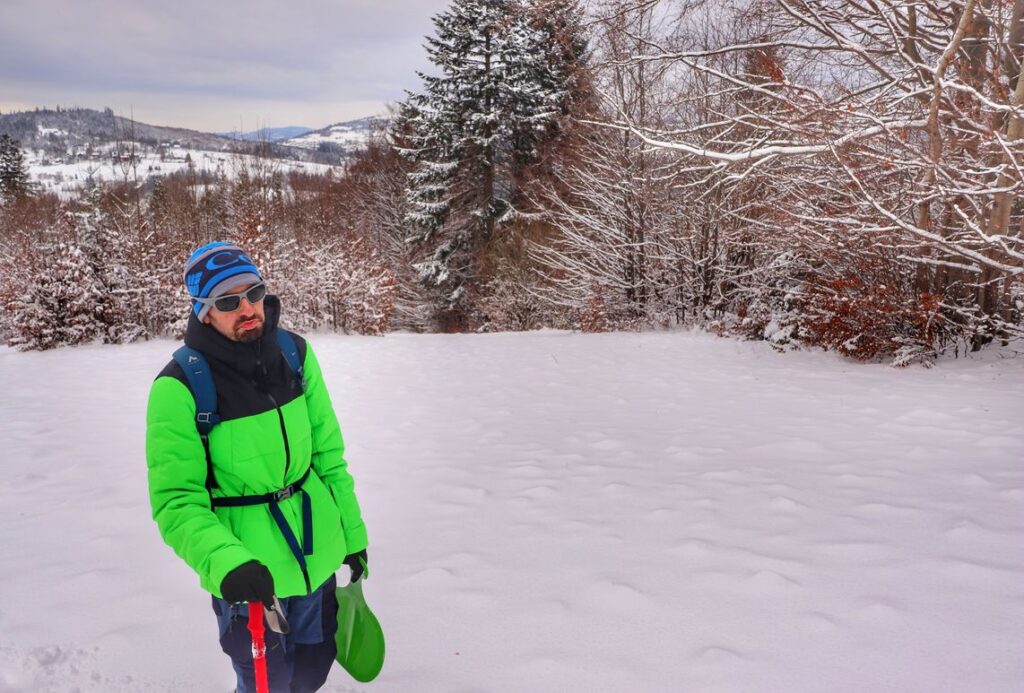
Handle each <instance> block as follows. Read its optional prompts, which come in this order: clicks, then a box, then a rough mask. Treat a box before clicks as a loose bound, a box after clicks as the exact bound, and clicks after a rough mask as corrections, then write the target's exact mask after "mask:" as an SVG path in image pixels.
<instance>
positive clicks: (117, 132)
mask: <svg viewBox="0 0 1024 693" xmlns="http://www.w3.org/2000/svg"><path fill="white" fill-rule="evenodd" d="M0 134H7V135H10V136H11V137H12V138H14V139H15V140H16V141H17V142H19V143H20V144H21V146H22V148H24V149H27V150H34V151H35V152H37V153H38V154H40V155H43V156H47V157H49V158H51V159H54V160H61V159H64V158H66V157H68V156H72V155H78V156H81V155H82V154H84V153H85V151H86V150H89V149H97V148H100V147H104V146H106V145H110V144H114V143H117V142H128V141H134V142H137V143H139V144H141V145H145V146H149V147H161V146H178V147H184V148H187V149H194V150H203V151H213V152H237V153H242V154H255V153H257V152H259V153H261V154H263V155H264V156H270V157H272V158H280V159H291V160H294V161H306V162H313V163H324V164H338V163H340V161H339V159H338V157H337V156H330V155H329V154H326V153H323V152H318V151H316V150H315V149H313V150H311V149H309V148H304V147H290V146H287V145H283V144H278V143H276V142H273V143H267V142H259V141H257V142H253V141H248V140H243V139H238V138H231V137H225V136H223V135H217V134H212V133H206V132H199V131H197V130H187V129H185V128H174V127H163V126H157V125H149V124H148V123H141V122H138V121H132V120H129V119H127V118H124V117H121V116H118V115H114V112H113V111H112V110H110V109H109V108H108V109H106V110H103V111H97V110H93V109H91V108H67V109H63V108H58V109H53V110H51V109H42V108H40V109H36V110H33V111H20V112H16V113H4V114H3V115H0Z"/></svg>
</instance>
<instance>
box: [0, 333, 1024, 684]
mask: <svg viewBox="0 0 1024 693" xmlns="http://www.w3.org/2000/svg"><path fill="white" fill-rule="evenodd" d="M313 344H314V346H315V348H317V350H318V353H319V355H320V358H321V361H322V362H323V366H324V369H325V372H326V374H327V379H328V384H329V387H330V389H331V392H332V394H333V398H334V401H335V405H336V408H337V410H338V413H339V416H340V418H341V421H342V426H343V428H344V430H345V432H346V438H347V442H348V445H349V450H348V458H349V460H350V464H351V468H352V470H353V472H354V474H355V476H356V481H357V489H358V491H359V494H360V498H361V501H362V504H363V507H364V514H365V516H366V520H367V524H368V527H369V530H370V535H371V548H370V557H371V568H372V576H371V578H370V580H369V582H368V583H367V585H366V594H367V598H368V600H370V602H371V604H372V605H374V606H375V608H376V610H377V612H378V615H379V616H380V619H381V621H382V623H383V624H384V627H385V630H386V631H387V634H388V637H389V643H388V644H389V652H388V658H389V659H388V662H387V664H386V666H385V670H384V672H383V674H382V675H381V677H380V679H379V680H378V682H377V683H375V684H372V685H369V686H358V685H355V684H353V683H351V682H350V681H348V680H347V679H346V676H345V675H344V674H343V672H341V671H340V670H337V671H335V672H333V674H332V677H331V680H330V681H329V684H328V687H327V689H326V690H329V691H335V692H338V691H353V690H381V691H417V692H423V691H426V692H431V691H437V692H450V691H466V692H469V691H500V692H504V691H508V692H513V691H515V692H522V691H531V692H532V691H558V692H564V691H587V692H590V691H701V692H703V691H730V692H731V691H737V692H739V691H779V692H786V693H798V692H802V691H806V692H812V691H814V692H818V691H829V692H846V691H849V692H850V693H854V692H856V693H862V692H864V691H929V692H937V691H950V692H952V691H972V692H981V691H984V692H985V693H1003V692H1006V693H1009V692H1011V691H1021V690H1022V689H1024V685H1022V681H1024V628H1022V627H1021V626H1022V624H1024V581H1022V580H1021V575H1022V573H1024V469H1022V467H1021V465H1020V460H1021V459H1022V458H1024V423H1022V414H1024V394H1022V393H1024V359H1020V358H1018V359H1016V360H1001V359H999V358H998V357H997V355H996V354H986V355H984V356H983V357H982V358H981V359H979V360H960V361H944V362H942V363H941V364H940V365H939V366H937V367H936V368H933V369H931V370H925V369H920V368H910V369H906V370H893V369H890V368H886V367H882V366H864V365H857V364H853V363H850V362H848V361H842V360H839V359H838V358H836V357H834V356H832V355H829V354H822V353H793V354H786V355H779V354H776V353H774V352H772V351H770V350H769V349H767V348H766V347H765V346H764V345H763V344H755V343H742V342H733V341H727V340H720V339H715V338H713V337H709V336H706V335H702V334H690V333H671V334H641V335H637V334H610V335H589V336H585V335H576V334H565V333H556V332H544V333H534V334H500V335H418V336H414V335H391V336H387V337H384V338H358V337H341V336H333V335H329V336H314V337H313ZM172 348H173V344H172V343H171V342H167V341H159V342H153V343H147V344H139V345H131V346H123V347H103V346H91V347H82V348H75V349H62V350H58V351H54V352H47V353H29V354H20V353H15V352H13V351H10V350H0V382H3V384H4V394H5V396H4V397H3V398H2V399H0V426H2V435H0V440H2V441H3V446H4V453H3V470H4V473H3V475H2V477H0V507H2V508H3V513H4V514H3V522H2V523H0V546H3V547H4V551H3V559H2V560H0V588H2V592H3V595H4V599H3V600H2V601H0V691H4V692H11V691H32V692H40V691H71V690H78V691H82V692H100V691H103V692H105V693H111V692H113V693H118V692H124V691H179V690H190V691H194V693H224V691H228V690H230V689H231V686H232V675H231V672H230V667H229V666H228V663H227V661H226V659H225V658H224V656H223V655H222V654H221V653H220V652H219V649H218V646H217V642H216V632H215V631H216V627H215V624H214V619H213V614H212V611H211V609H210V606H209V601H208V599H207V598H205V597H204V596H203V594H202V593H201V592H200V590H199V588H198V586H197V581H196V579H195V578H194V576H193V575H192V574H191V573H190V571H189V570H188V569H187V568H186V567H185V566H184V565H183V564H182V563H181V562H180V561H179V560H178V559H177V558H176V557H175V556H174V555H173V554H172V552H171V551H170V549H168V548H167V547H166V546H164V545H163V544H162V542H161V541H160V538H159V536H158V534H157V531H156V528H155V525H154V524H153V523H152V521H151V520H150V519H149V508H148V504H147V496H146V479H145V463H144V461H143V426H144V408H145V400H146V394H147V390H148V387H149V383H150V382H151V380H152V378H153V376H154V375H155V374H156V373H157V372H158V371H159V369H160V368H161V367H162V366H163V364H164V363H165V362H166V361H167V359H168V358H169V354H170V352H171V351H172Z"/></svg>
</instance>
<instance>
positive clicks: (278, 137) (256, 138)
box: [217, 125, 313, 142]
mask: <svg viewBox="0 0 1024 693" xmlns="http://www.w3.org/2000/svg"><path fill="white" fill-rule="evenodd" d="M307 132H313V128H307V127H303V126H301V125H291V126H289V127H286V128H262V129H260V130H253V131H251V132H239V131H238V130H233V131H231V132H219V133H217V134H219V135H221V136H223V137H230V138H231V139H234V140H246V141H247V142H280V141H282V140H286V139H289V138H291V137H299V136H300V135H305V134H306V133H307Z"/></svg>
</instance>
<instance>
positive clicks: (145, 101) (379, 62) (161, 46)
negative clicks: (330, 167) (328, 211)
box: [0, 0, 448, 131]
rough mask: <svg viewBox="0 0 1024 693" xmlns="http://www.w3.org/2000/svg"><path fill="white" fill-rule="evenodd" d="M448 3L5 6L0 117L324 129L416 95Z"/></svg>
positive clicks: (151, 1)
mask: <svg viewBox="0 0 1024 693" xmlns="http://www.w3.org/2000/svg"><path fill="white" fill-rule="evenodd" d="M447 4H448V3H447V0H293V1H292V2H285V1H284V0H244V1H243V0H0V111H3V112H5V113H6V112H8V111H12V110H23V109H28V108H34V107H36V106H48V107H53V106H55V105H58V104H59V105H62V106H85V107H89V108H103V107H105V106H109V107H110V108H113V109H114V111H115V112H116V113H118V114H119V115H125V116H127V115H130V114H132V113H134V117H135V119H136V120H138V121H140V122H144V123H150V124H153V125H175V126H179V127H187V128H194V129H197V130H205V131H227V130H235V129H238V127H239V125H240V124H241V125H242V126H243V128H244V129H245V130H255V129H258V128H262V127H283V126H286V125H306V126H309V127H313V128H320V127H323V126H325V125H328V124H330V123H335V122H339V121H343V120H350V119H353V118H359V117H362V116H366V115H373V114H376V113H380V112H383V111H384V108H385V104H387V103H389V102H395V101H397V100H399V99H401V98H403V96H404V91H403V90H404V89H415V88H418V86H419V79H418V78H417V77H416V70H423V69H425V68H426V66H427V62H426V55H425V52H424V50H423V48H422V45H423V41H424V37H425V36H426V35H427V34H430V33H432V30H433V25H432V24H431V21H430V18H431V17H432V16H433V15H435V14H437V13H438V12H440V11H442V10H443V9H444V8H445V7H446V6H447Z"/></svg>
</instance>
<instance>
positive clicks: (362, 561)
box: [345, 549, 370, 585]
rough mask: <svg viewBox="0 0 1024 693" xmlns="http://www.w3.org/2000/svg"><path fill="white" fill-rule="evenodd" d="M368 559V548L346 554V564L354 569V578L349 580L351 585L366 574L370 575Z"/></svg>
mask: <svg viewBox="0 0 1024 693" xmlns="http://www.w3.org/2000/svg"><path fill="white" fill-rule="evenodd" d="M367 560H368V559H367V558H366V549H363V550H362V551H357V552H356V553H350V554H349V555H347V556H345V565H347V566H348V567H349V568H350V569H351V570H352V579H351V580H349V581H348V582H349V584H350V585H351V584H352V583H353V582H356V581H357V580H358V579H359V578H361V577H363V576H364V575H365V576H366V577H370V568H369V567H368V566H367V565H366V562H367Z"/></svg>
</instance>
